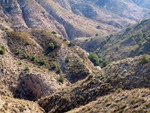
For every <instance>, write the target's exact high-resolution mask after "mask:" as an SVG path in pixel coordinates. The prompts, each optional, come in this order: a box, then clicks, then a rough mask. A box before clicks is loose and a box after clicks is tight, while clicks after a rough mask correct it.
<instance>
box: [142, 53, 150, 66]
mask: <svg viewBox="0 0 150 113" xmlns="http://www.w3.org/2000/svg"><path fill="white" fill-rule="evenodd" d="M148 62H149V57H148V55H146V54H144V55H143V56H142V58H141V63H143V64H145V63H148Z"/></svg>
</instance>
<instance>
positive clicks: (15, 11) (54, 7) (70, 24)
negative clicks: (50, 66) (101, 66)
mask: <svg viewBox="0 0 150 113" xmlns="http://www.w3.org/2000/svg"><path fill="white" fill-rule="evenodd" d="M0 3H1V5H0V6H1V10H0V15H1V16H2V17H4V18H6V19H9V20H12V22H13V23H14V25H13V27H14V28H15V29H18V30H27V29H28V28H45V29H48V30H50V31H57V32H58V33H59V34H61V35H63V36H64V37H66V38H68V37H69V38H70V39H72V38H76V37H81V36H91V35H94V34H95V33H96V32H101V34H107V33H108V32H114V31H116V30H118V28H115V27H113V26H110V25H108V24H103V23H100V22H96V21H93V20H91V19H87V18H85V17H83V16H77V15H75V14H73V13H72V12H71V11H68V10H66V9H64V8H62V7H61V6H60V5H58V4H57V3H55V2H54V1H52V0H48V1H47V0H44V1H40V0H12V1H5V0H1V1H0ZM89 23H90V24H89ZM127 23H128V22H127ZM97 26H101V29H97Z"/></svg>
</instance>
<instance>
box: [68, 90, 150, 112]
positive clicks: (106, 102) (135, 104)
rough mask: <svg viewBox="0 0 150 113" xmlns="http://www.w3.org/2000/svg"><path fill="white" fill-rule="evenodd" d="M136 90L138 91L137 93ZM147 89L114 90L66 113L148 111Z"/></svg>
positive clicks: (149, 104) (149, 91)
mask: <svg viewBox="0 0 150 113" xmlns="http://www.w3.org/2000/svg"><path fill="white" fill-rule="evenodd" d="M137 92H138V93H137ZM149 94H150V90H149V89H134V90H131V91H127V90H126V91H120V92H115V93H112V94H110V95H107V96H103V97H100V98H98V99H97V100H96V101H93V102H90V103H89V104H87V105H86V106H82V107H80V108H76V109H74V110H71V111H69V112H67V113H91V112H92V113H105V112H108V113H114V112H120V113H126V112H143V113H145V112H149V111H150V109H149V106H150V100H149Z"/></svg>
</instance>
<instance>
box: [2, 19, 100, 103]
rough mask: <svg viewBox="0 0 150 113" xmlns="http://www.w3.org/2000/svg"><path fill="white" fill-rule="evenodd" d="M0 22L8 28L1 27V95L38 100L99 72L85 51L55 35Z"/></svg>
mask: <svg viewBox="0 0 150 113" xmlns="http://www.w3.org/2000/svg"><path fill="white" fill-rule="evenodd" d="M1 23H2V25H4V26H5V27H7V26H8V27H7V28H4V27H3V26H1V27H0V28H1V29H2V30H0V47H1V48H0V78H1V80H0V81H1V82H0V94H1V95H5V96H9V97H17V98H23V99H28V100H37V99H39V98H41V97H42V96H46V95H51V94H52V93H54V92H56V91H57V90H60V89H61V88H62V87H65V86H67V85H70V84H71V83H74V82H76V81H78V80H81V79H84V78H85V77H86V76H88V75H89V74H91V73H93V72H94V73H95V72H97V71H98V69H96V68H95V67H94V66H93V64H92V63H91V62H90V61H89V60H88V56H87V54H86V52H85V51H84V50H82V49H81V48H80V47H78V46H75V45H74V44H73V43H71V42H70V41H68V40H67V39H64V38H62V37H57V36H56V35H57V34H56V35H54V34H51V33H49V32H48V31H45V30H31V31H28V32H17V31H13V30H12V29H9V24H8V23H7V22H5V20H2V21H1ZM3 51H4V52H3ZM78 67H80V69H78ZM63 79H64V80H63Z"/></svg>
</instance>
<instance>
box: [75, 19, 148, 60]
mask: <svg viewBox="0 0 150 113" xmlns="http://www.w3.org/2000/svg"><path fill="white" fill-rule="evenodd" d="M149 26H150V20H149V19H147V20H143V21H141V22H139V23H137V24H136V25H134V26H129V27H127V28H126V29H124V30H122V31H121V32H119V33H115V34H111V35H109V36H106V37H100V36H97V37H94V38H87V39H85V40H81V39H77V40H75V41H74V42H75V43H76V44H77V45H79V46H81V47H82V48H84V49H86V50H87V51H92V52H96V53H102V54H103V58H105V59H106V60H108V61H114V60H120V59H124V58H127V57H134V56H139V55H141V54H149V51H150V38H149V37H150V35H149V33H150V30H149Z"/></svg>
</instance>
